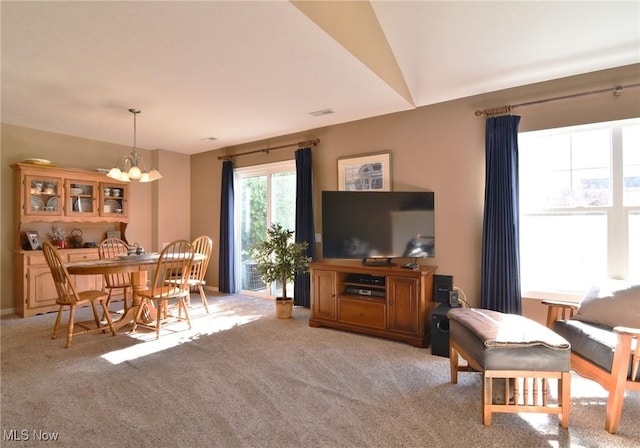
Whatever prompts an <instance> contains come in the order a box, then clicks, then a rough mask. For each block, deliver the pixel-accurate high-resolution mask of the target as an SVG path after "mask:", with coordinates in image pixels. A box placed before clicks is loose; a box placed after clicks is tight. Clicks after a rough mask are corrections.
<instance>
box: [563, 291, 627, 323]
mask: <svg viewBox="0 0 640 448" xmlns="http://www.w3.org/2000/svg"><path fill="white" fill-rule="evenodd" d="M573 318H574V319H576V320H580V321H582V322H589V323H593V324H598V325H605V326H607V327H610V328H613V327H616V326H623V327H632V328H638V327H640V284H637V285H631V286H626V287H625V286H615V285H614V284H610V285H604V286H600V287H596V288H592V289H590V290H589V291H588V292H587V293H586V294H585V296H584V297H583V298H582V300H581V301H580V305H579V307H578V311H577V312H576V314H575V316H573Z"/></svg>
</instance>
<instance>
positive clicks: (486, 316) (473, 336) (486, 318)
mask: <svg viewBox="0 0 640 448" xmlns="http://www.w3.org/2000/svg"><path fill="white" fill-rule="evenodd" d="M447 315H448V317H449V335H450V338H451V340H453V341H455V342H456V343H457V344H458V346H459V347H462V348H463V349H464V350H465V351H466V353H467V354H468V355H469V356H470V357H472V358H473V359H474V360H475V361H476V362H477V363H478V364H479V365H480V366H482V368H484V369H485V370H531V371H558V372H568V371H569V368H570V357H569V355H570V348H571V346H570V344H569V342H568V341H567V340H566V339H564V338H563V337H562V336H560V335H558V334H557V333H554V332H553V331H551V330H550V329H548V328H547V327H545V326H544V325H541V324H539V323H537V322H535V321H533V320H531V319H527V318H526V317H523V316H519V315H515V314H504V313H499V312H497V311H491V310H483V309H477V308H453V309H451V310H450V311H449V313H448V314H447Z"/></svg>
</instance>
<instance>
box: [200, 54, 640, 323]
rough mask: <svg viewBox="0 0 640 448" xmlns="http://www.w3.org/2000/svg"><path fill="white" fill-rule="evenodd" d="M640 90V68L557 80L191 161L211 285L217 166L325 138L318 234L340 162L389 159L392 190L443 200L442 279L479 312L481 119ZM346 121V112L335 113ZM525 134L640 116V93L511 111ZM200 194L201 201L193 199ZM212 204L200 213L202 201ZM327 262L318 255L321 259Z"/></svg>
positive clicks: (318, 166)
mask: <svg viewBox="0 0 640 448" xmlns="http://www.w3.org/2000/svg"><path fill="white" fill-rule="evenodd" d="M639 81H640V65H634V66H628V67H622V68H619V69H615V70H608V71H603V72H596V73H591V74H587V75H582V76H576V77H571V78H565V79H559V80H555V81H549V82H545V83H540V84H536V85H530V86H526V87H521V88H515V89H509V90H505V91H500V92H494V93H490V94H485V95H478V96H475V97H471V98H465V99H462V100H458V101H452V102H447V103H442V104H437V105H433V106H428V107H422V108H418V109H416V110H411V111H407V112H401V113H396V114H390V115H385V116H381V117H376V118H370V119H366V120H361V121H356V122H351V123H346V124H342V125H337V126H330V127H325V128H319V129H315V130H313V131H308V132H304V133H299V134H293V135H288V136H283V137H280V138H277V139H271V140H268V141H261V142H255V143H253V144H249V145H243V146H239V147H234V148H227V149H226V150H223V151H215V152H207V153H201V154H197V155H193V156H192V157H191V173H192V178H191V189H192V199H191V201H192V202H191V223H192V233H193V234H199V233H207V234H209V235H212V236H213V238H214V241H215V242H216V244H215V247H214V255H213V256H212V260H211V263H210V267H209V272H208V276H207V280H208V284H210V285H217V284H218V244H217V242H218V239H219V234H218V233H219V226H220V221H219V199H218V198H219V197H220V172H221V166H222V162H221V161H220V160H218V156H219V155H221V154H225V153H230V154H232V153H241V152H246V151H251V150H256V149H260V148H265V147H269V146H272V147H273V146H278V145H281V144H287V143H295V142H297V141H302V140H307V139H310V138H319V139H320V144H319V145H318V146H317V147H315V148H313V175H314V208H315V221H316V232H317V233H319V232H321V230H322V229H321V227H320V225H321V215H320V213H321V212H320V211H321V207H322V204H321V203H320V197H321V191H322V190H335V189H336V188H337V166H336V164H337V163H336V161H337V159H338V158H339V157H343V156H347V155H356V154H361V153H367V152H376V151H386V150H390V151H391V158H392V161H391V163H392V176H393V189H394V190H396V191H400V190H431V191H434V192H435V199H436V257H435V258H433V259H429V260H428V261H427V262H429V263H431V264H434V265H437V266H438V272H439V273H441V274H448V275H453V276H454V278H455V283H456V285H457V286H459V287H460V288H462V289H463V290H464V291H465V293H466V295H467V297H468V299H469V301H470V302H471V304H472V305H475V306H478V305H479V303H480V297H479V295H480V275H481V245H482V219H483V201H484V168H485V167H484V145H485V142H484V138H485V131H484V126H485V119H484V118H482V117H476V116H475V114H474V112H475V111H476V110H478V109H484V108H489V107H498V106H502V105H505V104H518V103H523V102H527V101H532V100H539V99H543V98H548V97H553V96H563V95H567V94H572V93H577V92H581V91H589V90H596V89H600V88H609V87H613V86H616V85H621V84H630V83H637V82H639ZM336 112H337V113H339V112H340V111H336ZM514 114H517V115H520V116H521V117H522V119H521V122H520V130H521V131H529V130H536V129H543V128H550V127H560V126H568V125H573V124H580V123H589V122H598V121H607V120H616V119H623V118H630V117H638V116H640V89H630V90H627V91H625V92H624V93H623V94H622V95H621V96H619V97H614V96H613V95H612V94H601V95H594V96H586V97H581V98H577V99H572V100H566V101H558V102H552V103H547V104H543V105H537V106H530V107H526V108H525V107H523V108H519V109H515V110H514ZM294 151H295V148H293V149H283V150H278V151H273V152H271V153H269V154H264V153H259V154H255V155H249V156H245V157H239V158H237V159H236V162H235V163H236V166H247V165H253V164H260V163H268V162H275V161H279V160H283V159H292V158H293V157H294V155H293V154H294ZM196 192H197V193H196ZM203 197H204V198H206V199H205V203H204V205H203V201H202V199H201V198H203ZM319 253H320V252H319ZM525 302H526V303H525V308H526V310H527V312H531V313H532V315H533V316H534V317H535V318H536V319H538V320H541V319H542V317H541V316H542V315H543V314H544V310H543V309H541V308H540V305H539V303H538V301H537V300H536V301H529V300H525Z"/></svg>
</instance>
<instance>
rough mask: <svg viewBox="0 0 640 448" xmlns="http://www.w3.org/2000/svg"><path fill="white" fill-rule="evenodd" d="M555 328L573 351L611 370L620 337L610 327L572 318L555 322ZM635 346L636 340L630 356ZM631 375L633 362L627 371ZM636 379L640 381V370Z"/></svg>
mask: <svg viewBox="0 0 640 448" xmlns="http://www.w3.org/2000/svg"><path fill="white" fill-rule="evenodd" d="M553 330H554V331H555V332H556V333H558V334H559V335H560V336H562V337H564V338H565V339H566V340H567V341H569V343H570V344H571V351H572V352H573V353H575V354H577V355H580V356H581V357H582V358H585V359H587V360H589V361H590V362H592V363H594V364H597V365H598V366H600V367H601V368H603V369H604V370H606V371H607V372H611V366H612V365H613V354H614V351H615V347H616V341H617V339H618V337H617V335H616V334H615V333H614V332H613V331H612V330H611V329H610V328H609V327H606V326H602V325H593V324H589V323H586V322H580V321H577V320H573V319H572V320H558V321H556V322H554V324H553ZM635 346H636V342H635V341H633V343H632V347H631V350H632V354H631V355H630V358H631V357H632V356H633V350H634V348H635ZM630 377H631V362H629V370H628V372H627V378H630ZM636 381H640V372H638V374H637V375H636Z"/></svg>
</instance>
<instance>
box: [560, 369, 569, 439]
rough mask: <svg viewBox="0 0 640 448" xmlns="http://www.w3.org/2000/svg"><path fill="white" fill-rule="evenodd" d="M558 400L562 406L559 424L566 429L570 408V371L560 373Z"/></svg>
mask: <svg viewBox="0 0 640 448" xmlns="http://www.w3.org/2000/svg"><path fill="white" fill-rule="evenodd" d="M558 401H559V405H560V406H562V414H561V415H560V426H562V427H563V428H565V429H567V428H568V427H569V410H570V409H571V372H563V373H562V378H561V379H560V381H559V382H558Z"/></svg>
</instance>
